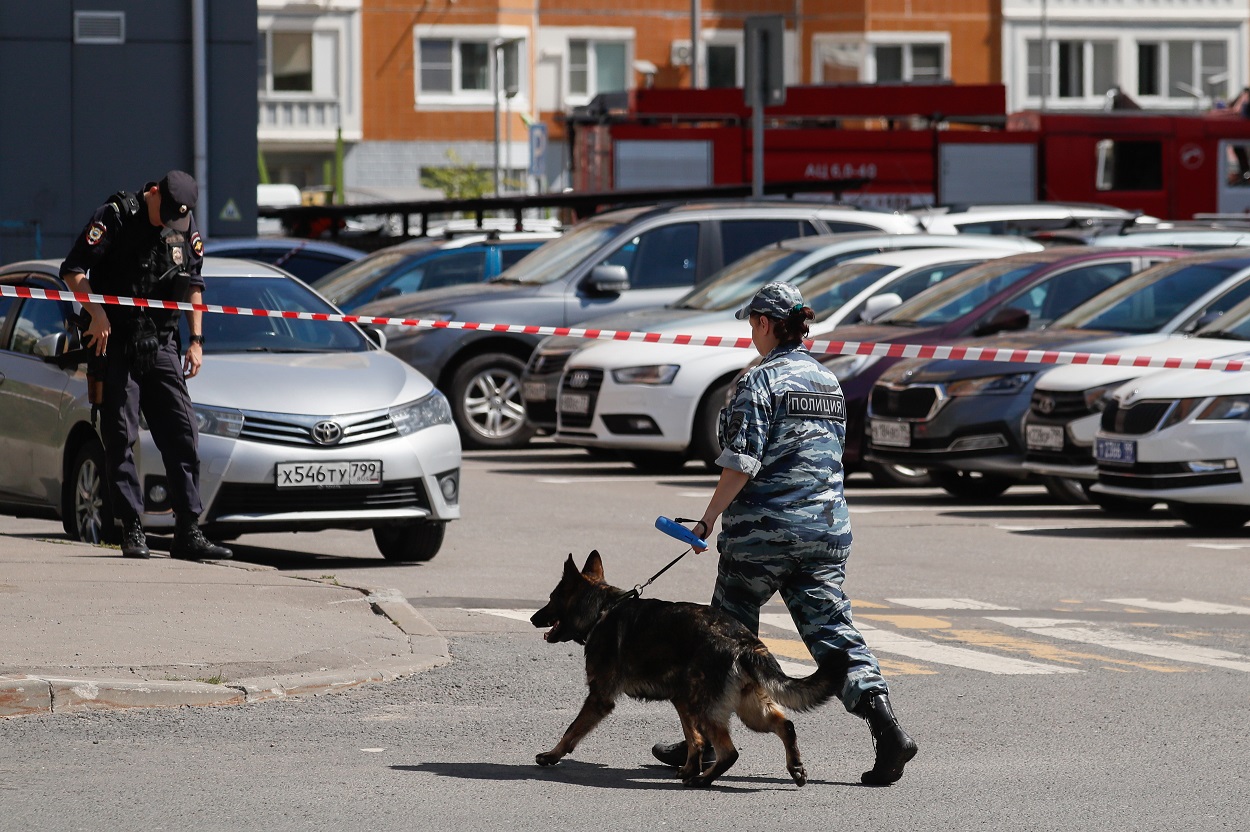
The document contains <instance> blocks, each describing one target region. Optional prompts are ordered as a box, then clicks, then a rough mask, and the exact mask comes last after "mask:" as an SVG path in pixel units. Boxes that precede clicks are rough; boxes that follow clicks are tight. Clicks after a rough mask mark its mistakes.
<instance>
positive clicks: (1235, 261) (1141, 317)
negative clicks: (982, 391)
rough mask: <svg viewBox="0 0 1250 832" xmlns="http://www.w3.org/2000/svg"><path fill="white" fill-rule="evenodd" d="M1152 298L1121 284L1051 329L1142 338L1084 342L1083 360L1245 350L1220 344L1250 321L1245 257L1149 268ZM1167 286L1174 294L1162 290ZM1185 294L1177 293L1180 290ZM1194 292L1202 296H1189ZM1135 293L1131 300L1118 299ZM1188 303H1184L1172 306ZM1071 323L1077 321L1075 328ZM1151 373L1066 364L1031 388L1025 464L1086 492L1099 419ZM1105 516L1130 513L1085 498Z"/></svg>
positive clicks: (1248, 258) (1214, 256)
mask: <svg viewBox="0 0 1250 832" xmlns="http://www.w3.org/2000/svg"><path fill="white" fill-rule="evenodd" d="M1152 272H1153V273H1154V274H1155V275H1156V279H1155V281H1154V283H1153V286H1154V289H1155V291H1154V292H1151V293H1146V292H1141V287H1140V286H1136V285H1135V284H1130V285H1128V287H1127V288H1125V286H1124V285H1123V284H1122V285H1121V287H1117V288H1115V289H1112V290H1110V291H1107V292H1105V293H1103V294H1102V295H1100V296H1099V297H1098V298H1096V299H1095V300H1093V301H1090V302H1089V303H1086V304H1084V305H1083V306H1081V307H1079V308H1078V309H1076V310H1074V311H1073V312H1072V313H1071V314H1070V315H1069V316H1068V317H1066V318H1064V319H1061V321H1059V322H1056V324H1055V325H1056V327H1059V326H1062V325H1065V323H1066V325H1073V326H1081V327H1083V328H1086V329H1098V328H1100V326H1101V327H1102V328H1107V329H1116V330H1121V331H1129V332H1134V331H1135V332H1140V333H1142V334H1136V335H1125V336H1117V337H1115V338H1110V339H1107V340H1103V341H1093V342H1086V343H1084V344H1083V345H1082V351H1083V352H1093V353H1113V354H1116V355H1130V356H1154V357H1165V358H1166V357H1176V358H1221V357H1224V356H1227V355H1230V354H1232V353H1235V352H1238V351H1240V350H1242V349H1244V348H1245V345H1244V344H1242V343H1241V342H1239V341H1238V340H1237V339H1236V338H1235V337H1221V334H1222V333H1223V332H1224V331H1225V330H1226V329H1227V328H1229V327H1236V326H1237V325H1238V324H1239V323H1240V322H1241V321H1242V320H1243V318H1244V317H1250V306H1247V302H1246V301H1247V298H1250V253H1238V252H1235V251H1223V252H1208V253H1204V254H1197V255H1192V256H1188V257H1183V258H1181V259H1179V260H1175V261H1173V262H1172V263H1170V264H1167V265H1166V266H1156V267H1155V268H1154V269H1153V270H1152ZM1169 282H1172V283H1176V284H1177V287H1178V288H1177V289H1175V290H1173V289H1171V288H1169ZM1182 283H1183V284H1184V287H1183V288H1181V284H1182ZM1195 286H1203V287H1205V289H1204V290H1203V291H1201V292H1198V293H1195V292H1194V288H1195ZM1129 290H1135V292H1136V294H1134V295H1133V296H1132V297H1125V292H1127V291H1129ZM1182 297H1189V298H1190V300H1189V301H1187V302H1185V303H1176V301H1177V300H1178V299H1180V298H1182ZM1073 316H1079V320H1078V319H1076V318H1074V317H1073ZM1155 372H1158V369H1156V368H1151V367H1134V366H1131V365H1100V364H1069V365H1064V366H1059V367H1055V368H1054V369H1051V370H1048V371H1046V373H1044V374H1043V375H1042V376H1041V377H1040V378H1039V379H1038V381H1037V385H1036V387H1035V388H1034V391H1033V398H1032V401H1031V402H1030V406H1029V412H1028V413H1027V414H1025V417H1024V439H1025V446H1026V452H1025V462H1024V466H1025V467H1026V468H1027V469H1029V470H1030V471H1033V472H1034V473H1037V474H1041V475H1042V476H1047V477H1057V478H1061V479H1067V480H1074V481H1076V482H1079V483H1085V484H1086V485H1089V484H1092V483H1093V482H1095V481H1096V480H1097V478H1098V472H1097V469H1096V468H1095V465H1094V458H1093V442H1094V434H1095V432H1096V431H1097V430H1098V425H1099V419H1100V414H1101V411H1102V409H1103V407H1104V406H1105V405H1106V403H1107V401H1108V398H1109V396H1110V394H1111V392H1112V391H1114V390H1115V388H1117V387H1119V386H1120V385H1121V384H1123V383H1124V382H1126V381H1128V380H1130V379H1135V378H1139V377H1141V376H1144V375H1148V374H1151V373H1155ZM1091 497H1093V498H1094V499H1095V502H1098V503H1099V504H1100V505H1102V506H1103V507H1104V508H1107V509H1112V510H1119V509H1127V508H1132V507H1133V506H1132V505H1131V504H1124V503H1122V501H1117V500H1114V499H1103V498H1100V497H1098V496H1095V495H1091Z"/></svg>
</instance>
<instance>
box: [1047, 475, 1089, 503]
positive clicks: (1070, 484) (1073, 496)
mask: <svg viewBox="0 0 1250 832" xmlns="http://www.w3.org/2000/svg"><path fill="white" fill-rule="evenodd" d="M1042 485H1044V486H1046V491H1047V492H1049V494H1050V496H1052V497H1054V498H1055V500H1056V501H1057V502H1059V503H1062V504H1064V505H1068V506H1083V505H1088V504H1089V502H1090V497H1089V493H1088V492H1087V491H1086V490H1085V487H1084V486H1083V485H1082V484H1081V481H1080V480H1073V479H1068V478H1067V477H1042Z"/></svg>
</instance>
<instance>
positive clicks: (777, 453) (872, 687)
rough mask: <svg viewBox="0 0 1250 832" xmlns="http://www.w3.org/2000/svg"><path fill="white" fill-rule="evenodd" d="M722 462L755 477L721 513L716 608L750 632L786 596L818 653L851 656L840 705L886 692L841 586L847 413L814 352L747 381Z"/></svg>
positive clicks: (772, 356)
mask: <svg viewBox="0 0 1250 832" xmlns="http://www.w3.org/2000/svg"><path fill="white" fill-rule="evenodd" d="M718 434H719V438H720V442H721V447H722V448H724V451H723V452H722V453H721V455H720V457H719V458H718V459H717V464H719V465H720V466H721V467H723V468H730V469H732V470H735V471H741V472H743V473H745V474H747V475H748V476H749V477H750V480H748V482H747V484H746V485H745V486H744V487H743V488H742V490H741V491H740V492H739V494H738V496H737V497H736V498H735V499H734V501H733V502H732V503H731V504H730V505H729V507H728V508H727V509H726V510H725V513H724V515H723V516H722V517H721V533H720V535H719V537H718V538H717V541H716V543H717V549H718V550H719V551H720V567H719V575H718V577H717V580H716V590H715V593H714V595H713V597H712V606H714V607H718V608H721V609H724V610H725V611H726V612H728V613H729V614H730V615H732V616H733V617H734V618H736V619H738V620H739V621H741V622H742V623H743V624H744V625H746V626H747V627H748V628H750V629H751V631H752V632H756V633H758V631H759V614H760V607H761V606H763V604H764V603H765V602H767V601H768V599H769V598H771V597H772V596H773V594H774V593H776V592H780V593H781V597H782V599H783V600H784V601H785V604H786V607H787V608H788V609H789V610H790V615H791V616H792V617H793V618H794V622H795V624H796V626H797V627H798V630H799V634H800V635H801V636H802V637H803V641H804V642H806V644H807V647H808V649H809V650H810V651H811V653H812V656H814V657H815V658H816V660H817V661H818V662H819V661H821V660H822V659H823V657H824V656H825V654H826V653H827V652H828V651H829V650H830V649H833V648H838V649H841V650H845V651H847V652H848V653H849V654H850V659H851V666H850V673H849V674H848V676H847V681H846V685H845V687H844V688H843V690H842V702H843V704H844V705H845V706H846V709H847V710H848V711H850V710H852V709H853V708H854V707H855V706H856V704H857V703H858V702H859V700H860V697H861V696H863V695H864V694H868V693H886V692H887V688H886V683H885V680H884V679H883V678H882V677H881V669H880V667H879V666H878V664H877V659H876V658H875V657H874V656H873V654H872V652H871V651H870V650H869V649H868V646H867V645H866V644H865V643H864V637H863V636H862V635H860V633H859V631H858V630H856V629H855V625H854V624H853V623H852V622H851V602H850V600H849V599H848V598H847V597H846V595H845V594H843V592H842V581H843V580H844V579H845V577H846V559H847V557H848V556H849V555H850V552H851V520H850V514H849V513H848V511H847V506H846V499H845V497H844V496H843V493H842V481H843V471H842V449H843V446H844V444H845V441H846V416H845V412H844V400H843V397H842V388H841V386H840V385H839V384H838V380H837V378H836V377H835V376H834V375H833V374H832V373H830V372H829V371H828V370H827V369H825V368H824V367H823V366H822V365H821V364H820V363H819V362H818V361H816V359H814V358H813V357H812V356H811V354H810V353H808V352H807V350H805V349H803V347H802V346H800V345H797V344H783V345H782V346H779V347H777V348H776V349H774V350H773V351H772V352H770V353H769V354H768V355H767V356H766V357H765V358H764V360H763V362H762V363H761V364H760V365H759V366H758V367H756V368H754V369H753V370H751V372H750V373H748V374H747V375H745V376H744V377H743V378H742V379H740V380H739V382H738V387H737V390H736V391H735V393H734V397H733V401H732V402H731V403H730V404H729V405H728V406H727V407H726V408H725V409H724V410H722V411H721V414H720V423H719V430H718Z"/></svg>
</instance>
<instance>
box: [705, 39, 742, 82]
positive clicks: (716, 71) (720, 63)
mask: <svg viewBox="0 0 1250 832" xmlns="http://www.w3.org/2000/svg"><path fill="white" fill-rule="evenodd" d="M703 50H704V54H705V55H706V56H707V86H708V87H736V86H738V47H737V46H736V45H733V44H720V43H705V44H704V45H703Z"/></svg>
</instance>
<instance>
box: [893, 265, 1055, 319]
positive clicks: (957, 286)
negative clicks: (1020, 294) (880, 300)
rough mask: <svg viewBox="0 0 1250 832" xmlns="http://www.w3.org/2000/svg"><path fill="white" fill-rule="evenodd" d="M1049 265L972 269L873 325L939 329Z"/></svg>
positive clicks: (996, 266) (989, 266)
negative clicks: (933, 327)
mask: <svg viewBox="0 0 1250 832" xmlns="http://www.w3.org/2000/svg"><path fill="white" fill-rule="evenodd" d="M1047 265H1049V262H1048V261H1046V260H1034V261H1032V262H1025V263H1021V262H1020V260H1018V259H1017V258H1015V257H1012V258H1010V262H999V261H995V262H990V263H986V264H984V265H981V266H974V267H973V268H971V269H968V270H967V271H965V272H962V273H960V274H958V275H956V276H954V277H952V278H951V279H950V280H944V281H942V282H941V283H939V284H938V285H937V286H934V287H933V288H932V289H929V290H928V291H926V292H921V293H920V294H918V295H916V296H915V297H914V298H912V299H911V300H909V301H907V302H906V303H904V304H902V305H900V306H896V307H895V308H894V309H893V310H891V311H890V312H889V313H887V314H885V315H882V316H881V317H880V318H878V319H877V320H876V323H882V324H894V325H896V326H939V325H941V324H947V323H950V322H951V321H953V320H955V319H956V318H959V317H961V316H963V315H966V314H968V313H969V312H971V311H972V310H973V309H976V308H977V307H978V306H980V305H981V304H982V303H984V302H985V301H987V300H989V299H990V298H991V297H993V296H994V295H996V294H998V293H999V292H1002V291H1004V290H1006V289H1008V288H1010V287H1011V286H1014V285H1015V284H1016V283H1018V282H1020V281H1021V280H1024V279H1025V278H1027V277H1029V276H1030V275H1032V274H1033V273H1035V272H1036V271H1037V270H1038V269H1041V268H1043V267H1045V266H1047Z"/></svg>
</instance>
